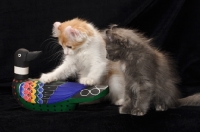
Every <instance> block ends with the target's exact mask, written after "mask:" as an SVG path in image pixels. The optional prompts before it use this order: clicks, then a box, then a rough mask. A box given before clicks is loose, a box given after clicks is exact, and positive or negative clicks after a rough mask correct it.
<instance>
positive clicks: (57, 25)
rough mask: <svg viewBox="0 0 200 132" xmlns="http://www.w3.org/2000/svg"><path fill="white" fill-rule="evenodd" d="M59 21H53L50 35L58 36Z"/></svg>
mask: <svg viewBox="0 0 200 132" xmlns="http://www.w3.org/2000/svg"><path fill="white" fill-rule="evenodd" d="M60 25H61V23H60V22H55V23H54V24H53V30H52V36H53V37H58V36H59V35H60V29H59V27H60Z"/></svg>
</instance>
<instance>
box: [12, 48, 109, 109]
mask: <svg viewBox="0 0 200 132" xmlns="http://www.w3.org/2000/svg"><path fill="white" fill-rule="evenodd" d="M40 54H41V51H34V52H29V51H28V50H27V49H19V50H17V51H16V52H15V55H14V79H13V83H12V92H13V96H14V97H15V99H16V100H17V101H18V103H19V104H20V105H21V106H23V107H24V108H27V109H30V110H34V111H50V112H65V111H72V110H74V109H75V108H76V106H77V105H78V104H79V103H85V102H91V101H95V100H97V99H100V98H102V97H104V96H106V95H107V94H108V92H109V90H108V86H85V85H83V84H80V83H77V82H64V81H56V82H51V83H47V84H44V83H42V82H40V81H39V80H38V79H30V78H28V74H29V61H31V60H33V59H35V58H36V57H37V56H39V55H40Z"/></svg>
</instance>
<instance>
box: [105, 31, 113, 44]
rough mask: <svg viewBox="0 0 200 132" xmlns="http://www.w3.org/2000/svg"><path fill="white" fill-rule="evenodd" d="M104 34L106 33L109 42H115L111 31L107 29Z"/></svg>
mask: <svg viewBox="0 0 200 132" xmlns="http://www.w3.org/2000/svg"><path fill="white" fill-rule="evenodd" d="M104 32H105V34H106V36H107V38H108V39H109V41H110V42H112V41H113V35H112V34H111V33H110V32H111V31H110V30H109V29H107V30H105V31H104Z"/></svg>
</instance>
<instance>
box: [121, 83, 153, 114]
mask: <svg viewBox="0 0 200 132" xmlns="http://www.w3.org/2000/svg"><path fill="white" fill-rule="evenodd" d="M151 94H152V93H151V87H149V83H144V84H142V85H141V84H138V83H134V84H132V85H131V86H127V87H126V95H125V96H127V97H126V98H129V99H126V100H125V103H124V105H123V106H121V107H120V109H119V112H120V113H122V114H123V113H127V114H132V115H136V116H143V115H145V114H146V112H147V110H148V108H149V105H150V100H151V98H152V97H151V96H152V95H151Z"/></svg>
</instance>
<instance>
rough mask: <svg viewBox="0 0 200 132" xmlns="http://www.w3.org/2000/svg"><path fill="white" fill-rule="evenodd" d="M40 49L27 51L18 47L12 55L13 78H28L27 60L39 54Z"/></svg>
mask: <svg viewBox="0 0 200 132" xmlns="http://www.w3.org/2000/svg"><path fill="white" fill-rule="evenodd" d="M41 53H42V52H41V51H33V52H29V51H28V50H27V49H23V48H21V49H18V50H17V51H16V52H15V55H14V74H15V79H28V73H29V61H31V60H33V59H35V58H36V57H37V56H39V55H40V54H41Z"/></svg>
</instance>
